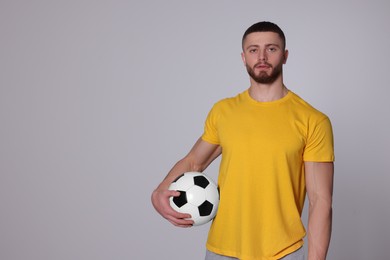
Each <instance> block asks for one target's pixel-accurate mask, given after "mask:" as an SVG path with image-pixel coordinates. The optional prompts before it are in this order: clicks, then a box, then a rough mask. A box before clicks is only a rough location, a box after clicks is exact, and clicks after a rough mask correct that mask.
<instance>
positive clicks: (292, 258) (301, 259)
mask: <svg viewBox="0 0 390 260" xmlns="http://www.w3.org/2000/svg"><path fill="white" fill-rule="evenodd" d="M205 260H238V258H235V257H230V256H223V255H218V254H215V253H213V252H210V251H209V250H207V251H206V257H205ZM280 260H305V252H304V250H303V247H301V248H299V249H298V250H297V251H295V252H292V253H291V254H289V255H286V256H285V257H283V258H281V259H280Z"/></svg>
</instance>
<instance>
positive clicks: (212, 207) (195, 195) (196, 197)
mask: <svg viewBox="0 0 390 260" xmlns="http://www.w3.org/2000/svg"><path fill="white" fill-rule="evenodd" d="M169 190H176V191H179V192H180V196H179V197H171V198H170V200H169V201H170V205H171V207H172V208H173V209H174V210H176V211H178V212H181V213H188V214H190V215H191V219H192V220H193V221H194V226H199V225H203V224H205V223H207V222H209V221H210V220H212V219H213V218H214V217H215V214H216V213H217V210H218V204H219V191H218V187H217V185H216V184H215V182H214V181H213V180H212V179H211V178H210V177H207V176H206V175H205V174H203V173H199V172H186V173H184V174H183V175H181V176H179V177H178V178H177V179H176V180H174V181H173V182H172V183H171V185H170V186H169Z"/></svg>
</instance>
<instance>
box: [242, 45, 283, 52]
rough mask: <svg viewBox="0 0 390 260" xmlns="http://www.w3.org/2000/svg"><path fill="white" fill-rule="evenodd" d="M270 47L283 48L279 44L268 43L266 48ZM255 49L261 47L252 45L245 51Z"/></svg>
mask: <svg viewBox="0 0 390 260" xmlns="http://www.w3.org/2000/svg"><path fill="white" fill-rule="evenodd" d="M270 46H275V47H278V48H279V49H280V48H281V47H280V45H279V44H277V43H268V44H266V45H265V47H270ZM253 47H255V48H259V47H260V45H258V44H251V45H249V46H248V47H246V48H245V50H248V49H250V48H253Z"/></svg>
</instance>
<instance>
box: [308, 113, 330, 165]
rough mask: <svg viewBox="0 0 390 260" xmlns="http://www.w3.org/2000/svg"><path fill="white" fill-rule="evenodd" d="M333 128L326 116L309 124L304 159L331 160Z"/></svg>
mask: <svg viewBox="0 0 390 260" xmlns="http://www.w3.org/2000/svg"><path fill="white" fill-rule="evenodd" d="M334 159H335V158H334V147H333V130H332V124H331V122H330V120H329V118H328V117H325V118H324V119H322V120H321V121H320V122H318V123H316V124H314V125H311V126H310V129H309V134H308V136H307V142H306V147H305V150H304V154H303V160H304V161H312V162H333V161H334Z"/></svg>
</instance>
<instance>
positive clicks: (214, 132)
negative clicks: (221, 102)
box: [202, 105, 219, 144]
mask: <svg viewBox="0 0 390 260" xmlns="http://www.w3.org/2000/svg"><path fill="white" fill-rule="evenodd" d="M217 110H218V109H217V107H216V105H214V106H213V108H212V109H211V110H210V112H209V114H208V116H207V118H206V122H205V124H204V132H203V135H202V139H203V140H204V141H206V142H208V143H212V144H219V137H218V129H217V122H218V111H217Z"/></svg>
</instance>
